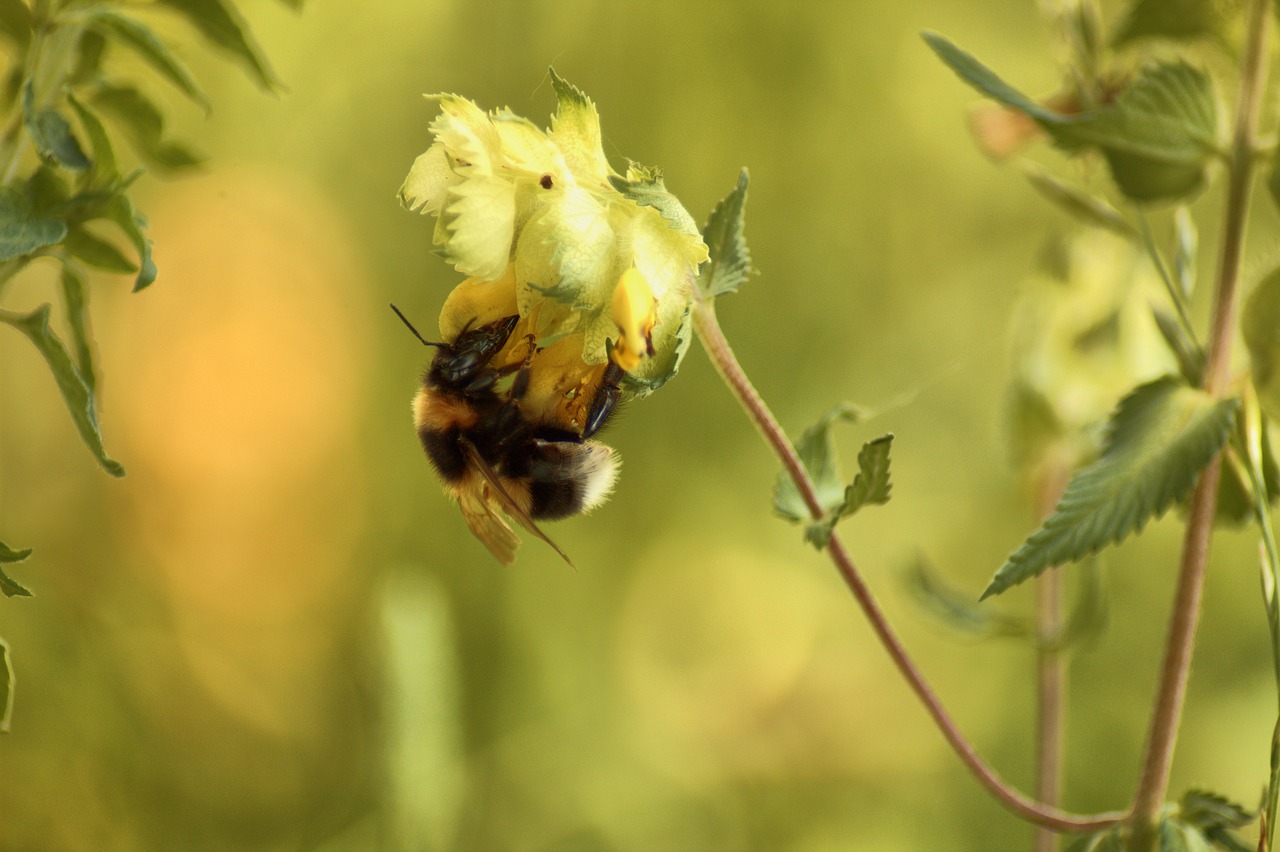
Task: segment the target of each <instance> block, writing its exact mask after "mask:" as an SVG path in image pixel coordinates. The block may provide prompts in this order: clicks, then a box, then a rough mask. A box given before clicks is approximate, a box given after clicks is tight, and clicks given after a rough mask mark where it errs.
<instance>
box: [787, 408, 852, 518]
mask: <svg viewBox="0 0 1280 852" xmlns="http://www.w3.org/2000/svg"><path fill="white" fill-rule="evenodd" d="M860 419H861V413H860V411H859V409H858V408H857V406H855V405H852V404H850V403H847V402H846V403H841V404H840V405H837V406H836V407H835V408H832V409H831V410H830V411H828V412H827V413H826V414H824V415H822V417H821V418H820V419H819V420H818V422H817V423H815V424H814V425H812V426H810V427H809V428H808V429H806V430H805V432H804V434H803V435H801V436H800V440H799V441H797V442H796V453H797V454H798V455H799V456H800V461H801V463H802V464H803V465H804V469H805V470H806V471H807V472H808V474H809V478H810V479H812V480H813V484H814V486H815V488H816V489H817V492H818V500H819V502H821V503H822V507H823V509H824V510H826V511H830V510H832V509H835V508H837V507H838V506H840V505H841V503H843V502H844V492H845V485H844V481H843V480H842V479H841V476H840V466H839V464H838V462H837V459H836V449H835V444H834V443H833V441H832V438H831V427H832V426H833V425H835V424H836V423H837V422H838V421H841V420H844V421H847V422H850V423H856V422H858V421H859V420H860ZM773 509H774V511H775V512H777V513H778V514H779V515H781V516H782V517H784V518H786V519H788V520H790V521H808V520H811V519H812V515H810V513H809V508H808V506H806V505H805V502H804V498H802V497H801V496H800V491H799V489H797V488H796V484H795V483H794V482H792V481H791V477H790V476H788V475H787V473H786V471H783V472H782V473H780V474H778V479H777V481H776V482H775V483H774V486H773Z"/></svg>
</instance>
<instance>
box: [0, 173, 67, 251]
mask: <svg viewBox="0 0 1280 852" xmlns="http://www.w3.org/2000/svg"><path fill="white" fill-rule="evenodd" d="M66 236H67V223H66V222H64V221H62V220H61V219H58V218H55V217H53V216H40V215H37V214H36V213H35V212H34V211H33V210H32V204H31V202H30V201H29V200H28V199H27V198H26V197H24V196H23V194H22V193H20V192H18V191H17V190H14V189H0V260H9V259H10V258H14V257H21V256H22V255H24V254H30V253H31V252H33V251H35V250H37V249H41V248H44V247H45V246H51V245H56V244H57V243H60V242H62V240H63V239H64V238H65V237H66Z"/></svg>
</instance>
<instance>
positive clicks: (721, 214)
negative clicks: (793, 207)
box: [698, 169, 751, 299]
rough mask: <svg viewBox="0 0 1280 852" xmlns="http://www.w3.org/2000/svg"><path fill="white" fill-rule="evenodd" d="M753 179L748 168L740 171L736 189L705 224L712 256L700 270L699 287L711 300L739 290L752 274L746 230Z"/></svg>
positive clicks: (705, 232) (704, 234)
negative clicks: (750, 182)
mask: <svg viewBox="0 0 1280 852" xmlns="http://www.w3.org/2000/svg"><path fill="white" fill-rule="evenodd" d="M749 180H750V178H749V176H748V174H747V170H746V169H743V170H742V171H741V172H739V173H738V183H737V185H735V186H734V188H733V191H732V192H730V193H729V194H728V195H726V196H725V197H724V198H722V199H721V200H720V202H719V203H718V204H716V206H715V208H714V209H713V210H712V211H711V215H710V216H708V217H707V223H706V225H704V226H703V227H702V241H703V242H705V243H706V244H707V249H708V250H709V251H710V258H709V259H708V260H707V261H706V262H705V263H704V264H702V268H701V269H699V270H698V289H699V290H700V291H701V292H702V295H703V296H704V297H706V298H707V299H714V298H716V297H717V296H722V295H724V294H725V293H736V292H737V291H738V287H739V286H741V284H742V282H744V281H745V280H746V279H747V276H748V275H749V274H750V273H751V251H750V250H749V249H748V248H747V240H746V237H745V236H744V231H743V229H744V228H745V225H746V205H747V184H748V182H749Z"/></svg>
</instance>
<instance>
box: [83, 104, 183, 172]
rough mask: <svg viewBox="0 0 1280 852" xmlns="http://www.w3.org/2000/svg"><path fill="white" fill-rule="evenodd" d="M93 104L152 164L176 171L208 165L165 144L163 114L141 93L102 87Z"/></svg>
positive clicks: (180, 147) (177, 145) (181, 149)
mask: <svg viewBox="0 0 1280 852" xmlns="http://www.w3.org/2000/svg"><path fill="white" fill-rule="evenodd" d="M92 103H93V106H94V107H96V108H97V109H99V110H100V111H102V112H103V113H106V114H107V115H109V116H111V117H112V118H113V119H115V120H116V121H117V122H118V123H119V125H120V126H121V128H122V129H123V130H124V131H125V134H126V135H127V136H128V137H129V142H130V143H131V144H132V145H133V149H134V150H135V151H136V152H137V153H138V156H139V157H141V158H142V159H143V160H145V161H146V162H147V163H148V164H150V165H153V166H156V167H157V168H160V169H163V170H168V171H174V170H178V169H184V168H190V167H191V166H196V165H199V164H200V163H201V162H203V161H204V157H202V156H200V155H199V154H196V153H194V152H193V151H191V150H190V149H188V148H186V147H185V146H183V145H180V144H177V143H174V142H167V141H165V140H164V138H163V136H164V116H163V114H162V113H161V112H160V110H159V108H158V107H157V106H156V105H155V104H154V103H152V102H151V101H150V99H148V98H147V97H146V96H145V95H143V94H142V93H141V92H140V91H138V90H137V89H134V88H132V87H129V86H101V87H99V88H98V90H97V91H96V92H94V95H93V101H92Z"/></svg>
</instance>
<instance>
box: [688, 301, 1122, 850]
mask: <svg viewBox="0 0 1280 852" xmlns="http://www.w3.org/2000/svg"><path fill="white" fill-rule="evenodd" d="M694 327H695V329H696V330H697V333H698V339H699V340H701V341H702V345H703V347H704V348H705V349H706V350H707V354H708V356H710V358H711V362H712V363H713V364H714V365H715V367H716V370H717V371H718V372H719V373H720V376H721V378H723V379H724V381H725V384H726V385H728V387H729V389H730V391H732V393H733V395H734V396H735V397H736V398H737V400H738V402H739V403H740V404H741V405H742V407H743V409H744V410H745V411H746V413H747V416H748V418H750V420H751V422H752V423H754V424H755V426H756V428H757V429H759V430H760V433H761V434H762V435H763V436H764V439H765V441H766V442H767V443H768V444H769V447H770V449H772V450H773V452H774V454H775V455H776V456H777V457H778V459H779V460H780V461H781V462H782V466H783V468H784V469H785V470H786V471H787V474H788V475H789V476H790V477H791V479H792V481H794V482H795V484H796V488H797V489H798V490H799V492H800V495H801V497H802V498H803V499H804V502H805V505H806V506H807V507H808V508H809V512H810V513H811V514H812V515H813V517H814V519H815V520H817V519H820V518H821V517H822V515H823V508H822V503H821V501H820V500H819V499H818V494H817V491H816V489H815V488H814V485H813V481H812V480H811V479H810V478H809V474H808V473H807V472H806V471H805V469H804V464H803V463H802V462H801V461H800V457H799V456H798V455H797V454H796V451H795V447H794V446H792V444H791V441H790V440H788V438H787V436H786V433H785V432H784V431H783V430H782V427H781V426H780V425H779V424H778V421H777V420H776V419H775V418H774V416H773V413H772V412H771V411H770V410H769V407H768V406H767V405H766V404H765V402H764V400H763V399H762V398H761V397H760V394H759V393H758V392H757V391H756V389H755V387H754V386H753V385H752V384H751V380H750V379H748V378H747V375H746V373H745V372H743V370H742V366H741V365H740V364H739V363H738V359H737V358H736V357H735V356H734V354H733V350H732V349H731V348H730V347H729V341H728V340H726V339H725V336H724V332H723V331H721V329H720V323H719V321H718V320H717V319H716V314H715V307H714V305H713V304H712V303H711V302H709V301H699V302H698V303H697V305H696V306H695V310H694ZM827 554H828V555H829V556H830V557H831V561H832V562H833V563H835V566H836V570H838V571H839V572H840V576H841V577H842V578H843V579H844V581H845V585H847V586H848V587H849V591H850V592H852V593H853V597H854V599H855V600H856V601H857V603H858V606H859V607H860V608H861V609H862V612H863V614H864V615H865V616H866V618H867V621H868V622H869V623H870V625H871V629H872V630H873V631H874V632H875V634H876V637H877V638H878V639H879V641H880V644H881V645H882V646H883V647H884V649H885V651H886V653H888V654H889V657H890V659H892V660H893V664H894V665H895V666H896V667H897V669H898V671H899V672H900V673H901V674H902V676H903V677H904V678H905V679H906V681H907V684H908V685H909V686H910V687H911V690H912V691H913V692H914V693H915V694H916V696H917V697H918V698H919V699H920V702H921V703H922V704H923V705H924V707H925V710H926V711H928V713H929V715H930V716H931V717H932V718H933V721H934V722H935V724H937V726H938V729H939V730H940V731H941V732H942V736H943V737H944V738H945V739H946V741H947V743H948V744H949V745H950V746H951V748H952V749H953V750H954V751H955V752H956V754H957V755H958V756H959V757H960V760H961V761H962V762H963V763H964V764H965V766H966V767H967V768H968V769H969V771H970V772H971V773H972V774H973V775H974V777H975V778H977V779H978V782H979V783H980V784H982V786H983V787H985V788H986V789H987V791H988V792H990V793H991V795H992V796H994V797H995V798H996V799H997V800H998V801H999V802H1000V803H1001V804H1002V805H1004V806H1005V807H1006V808H1008V809H1009V810H1011V811H1013V812H1014V813H1015V814H1017V815H1018V816H1020V817H1022V818H1023V819H1025V820H1027V821H1029V822H1032V823H1034V824H1036V825H1041V826H1045V827H1048V828H1052V829H1054V830H1056V831H1061V832H1073V833H1074V832H1087V831H1097V830H1100V829H1103V828H1106V827H1108V826H1111V825H1114V824H1116V823H1118V822H1120V821H1122V820H1124V819H1125V817H1126V816H1127V814H1124V813H1103V814H1092V815H1079V814H1072V813H1067V812H1066V811H1062V810H1059V809H1058V808H1056V807H1050V806H1047V805H1044V804H1042V803H1040V802H1037V801H1035V800H1034V799H1032V798H1030V797H1028V796H1026V795H1025V794H1023V793H1021V792H1019V791H1018V790H1016V789H1014V788H1013V787H1011V786H1009V784H1008V783H1006V782H1005V781H1004V779H1002V778H1001V777H1000V776H999V775H998V774H997V773H996V772H995V770H994V769H992V768H991V767H990V766H989V765H987V763H986V762H984V761H983V760H982V758H981V757H980V756H979V755H978V753H977V751H976V750H975V749H974V747H973V746H972V745H971V744H970V743H969V741H968V740H966V739H965V737H964V735H963V734H961V733H960V730H959V728H957V726H956V724H955V722H954V721H953V720H952V719H951V717H950V715H948V713H947V711H946V709H945V708H944V707H943V706H942V702H941V701H940V700H939V698H938V696H937V694H936V693H935V692H934V691H933V689H932V688H931V687H930V686H929V684H928V682H926V681H925V679H924V675H923V674H921V672H920V670H919V669H918V668H917V667H916V665H915V662H914V661H913V660H912V659H911V657H910V655H909V654H908V653H907V651H906V648H905V647H904V646H903V644H902V640H901V639H899V638H898V635H897V634H896V633H895V632H894V630H893V628H892V627H891V626H890V624H889V621H888V618H887V617H886V616H885V614H884V611H883V610H882V609H881V608H880V604H879V603H878V602H877V601H876V598H875V596H874V595H873V594H872V593H871V590H870V588H868V586H867V585H866V583H865V582H864V581H863V579H862V575H861V572H859V570H858V568H857V566H856V565H855V564H854V562H853V559H852V557H850V555H849V552H848V550H846V549H845V545H844V542H843V541H842V540H841V538H840V536H839V535H838V534H833V535H832V536H831V541H830V543H829V544H828V545H827Z"/></svg>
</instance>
